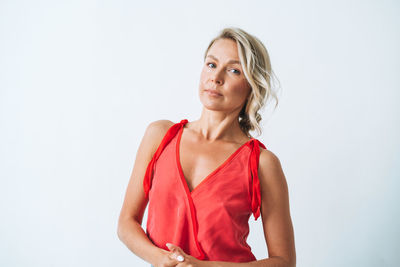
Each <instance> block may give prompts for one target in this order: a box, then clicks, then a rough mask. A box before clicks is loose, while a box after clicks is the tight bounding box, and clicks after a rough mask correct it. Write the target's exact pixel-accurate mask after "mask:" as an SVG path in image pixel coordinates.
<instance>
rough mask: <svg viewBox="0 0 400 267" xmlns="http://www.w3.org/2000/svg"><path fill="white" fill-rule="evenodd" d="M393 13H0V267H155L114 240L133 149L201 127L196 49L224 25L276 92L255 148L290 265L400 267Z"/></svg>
mask: <svg viewBox="0 0 400 267" xmlns="http://www.w3.org/2000/svg"><path fill="white" fill-rule="evenodd" d="M399 9H400V5H399V2H397V1H381V0H380V1H378V0H376V1H343V0H340V1H160V2H155V1H142V2H134V1H81V0H80V1H16V0H14V1H4V0H3V1H0V123H1V124H0V127H1V128H0V176H1V179H0V209H1V210H0V212H1V215H0V216H1V220H0V266H7V267H13V266H30V267H34V266H35V267H36V266H38V267H39V266H41V267H44V266H85V267H86V266H96V267H100V266H121V267H122V266H150V264H149V263H146V262H144V261H143V260H141V259H140V258H138V257H137V256H136V255H134V254H133V253H132V252H130V251H129V250H128V249H127V247H125V246H124V244H123V243H122V242H121V241H119V239H118V237H117V233H116V230H117V220H118V216H119V212H120V208H121V205H122V201H123V197H124V193H125V189H126V186H127V183H128V179H129V176H130V173H131V171H132V167H133V162H134V159H135V153H136V150H137V148H138V145H139V142H140V140H141V138H142V136H143V134H144V131H145V128H146V126H147V125H148V124H149V123H150V122H151V121H154V120H159V119H169V120H172V121H175V122H178V121H180V120H181V119H183V118H187V119H188V120H189V121H191V120H195V119H197V118H198V117H199V115H200V112H201V108H202V106H201V103H200V101H199V99H198V95H197V90H198V83H199V76H200V71H201V67H202V64H203V53H204V51H205V49H206V47H207V45H208V43H209V41H210V40H211V39H212V38H213V37H214V36H215V35H216V34H217V33H218V32H219V31H220V30H221V29H222V28H224V27H229V26H234V27H240V28H242V29H244V30H246V31H248V32H249V33H250V34H254V35H255V36H257V37H258V38H259V39H260V40H262V42H263V43H264V44H265V46H266V47H267V49H268V51H269V53H270V57H271V62H272V67H273V69H274V71H275V73H276V75H277V77H278V78H279V81H280V82H281V91H280V92H281V93H280V95H279V100H280V103H279V105H278V108H277V109H276V110H275V112H273V113H272V112H269V113H268V111H267V110H266V111H265V114H264V120H263V129H264V134H263V135H262V136H260V137H258V139H259V140H260V141H262V142H263V143H264V144H265V145H266V147H267V148H268V149H269V150H271V151H272V152H274V153H275V154H276V155H277V156H278V157H279V159H280V160H281V164H282V167H283V169H284V172H285V175H286V179H287V182H288V185H289V194H290V205H291V206H290V207H291V215H292V220H293V225H294V230H295V241H296V251H297V266H299V267H303V266H304V267H311V266H332V267H333V266H364V267H366V266H399V265H400V256H399V253H398V252H399V251H400V245H399V238H400V234H399V232H400V230H399V225H400V212H399V207H398V203H399V201H400V199H399V195H398V193H397V191H398V190H399V186H400V182H399V178H400V177H399V176H400V175H399V174H400V141H399V136H400V116H399V115H400V114H399V113H400V112H399V111H400V108H399V105H398V104H399V99H400V90H399V89H400V86H399V85H400V78H399V70H400V63H399V62H400V52H399V47H400V38H399V25H400V23H399V22H400V21H399ZM396 193H397V194H396ZM146 214H147V213H146ZM146 218H147V217H145V218H144V222H145V221H146ZM250 225H251V231H250V235H249V238H248V242H249V244H250V246H251V247H252V249H253V252H254V254H255V255H256V257H257V259H262V258H265V257H267V256H268V254H267V251H266V244H265V240H264V236H263V230H262V225H261V220H258V221H256V222H254V217H251V218H250ZM143 227H144V225H143Z"/></svg>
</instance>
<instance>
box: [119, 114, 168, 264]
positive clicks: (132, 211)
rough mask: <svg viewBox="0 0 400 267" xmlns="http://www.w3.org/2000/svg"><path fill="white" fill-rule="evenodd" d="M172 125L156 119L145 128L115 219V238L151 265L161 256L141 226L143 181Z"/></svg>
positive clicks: (160, 251) (144, 202) (143, 198)
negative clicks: (117, 217)
mask: <svg viewBox="0 0 400 267" xmlns="http://www.w3.org/2000/svg"><path fill="white" fill-rule="evenodd" d="M172 124H173V123H172V122H171V121H168V120H159V121H155V122H152V123H150V124H149V126H147V128H146V131H145V134H144V137H143V139H142V141H141V143H140V145H139V148H138V151H137V153H136V160H135V163H134V166H133V170H132V174H131V177H130V180H129V183H128V186H127V189H126V193H125V199H124V202H123V205H122V209H121V212H120V216H119V220H118V229H117V234H118V238H119V239H120V240H121V241H122V242H123V243H124V244H125V245H126V246H127V247H128V249H129V250H131V251H132V252H133V253H134V254H136V255H137V256H139V257H140V258H142V259H143V260H145V261H147V262H149V263H152V264H153V265H155V261H157V260H158V259H159V258H160V257H162V254H163V252H162V250H161V249H160V248H158V247H157V246H155V245H154V244H153V243H152V242H151V240H150V239H149V238H148V237H147V235H146V233H145V232H144V230H143V228H142V227H141V224H142V219H143V214H144V212H145V209H146V206H147V204H148V200H147V199H146V198H145V194H144V190H143V178H144V175H145V173H146V168H147V165H148V164H149V162H150V160H151V159H152V157H153V155H154V153H155V151H156V150H157V148H158V146H159V145H160V143H161V140H162V138H163V137H164V135H165V133H166V132H167V130H168V128H169V127H170V126H171V125H172Z"/></svg>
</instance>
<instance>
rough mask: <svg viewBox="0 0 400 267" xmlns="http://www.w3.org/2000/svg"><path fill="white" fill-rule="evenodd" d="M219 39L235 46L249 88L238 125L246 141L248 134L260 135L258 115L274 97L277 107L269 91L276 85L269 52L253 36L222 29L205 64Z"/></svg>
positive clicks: (275, 97) (211, 43)
mask: <svg viewBox="0 0 400 267" xmlns="http://www.w3.org/2000/svg"><path fill="white" fill-rule="evenodd" d="M219 39H231V40H233V41H235V42H236V44H237V47H238V54H239V59H240V63H241V65H242V69H243V72H244V76H245V77H246V80H247V82H248V83H249V85H250V86H251V93H250V95H249V97H248V98H247V100H246V102H245V104H244V105H243V108H242V110H241V111H240V113H239V117H238V119H239V125H240V128H241V129H242V131H243V132H244V133H245V134H246V135H247V136H249V137H251V136H250V134H249V131H252V130H257V133H258V135H261V133H262V128H261V126H260V121H261V119H262V118H261V115H260V113H259V111H260V110H261V109H262V108H263V107H264V106H265V104H266V103H267V101H268V100H269V99H270V98H271V97H273V98H274V99H275V100H276V104H275V108H276V106H277V105H278V97H277V95H276V93H275V92H274V91H273V90H272V82H273V81H275V80H276V81H278V79H277V78H276V76H275V74H274V72H273V70H272V68H271V62H270V58H269V55H268V51H267V49H266V48H265V46H264V45H263V43H262V42H261V41H260V40H259V39H258V38H257V37H255V36H253V35H251V34H249V33H247V32H245V31H244V30H242V29H240V28H235V27H230V28H225V29H223V30H222V31H221V32H220V33H219V34H218V35H217V36H216V37H215V38H214V39H213V40H211V42H210V44H209V45H208V47H207V50H206V51H205V54H204V60H205V59H206V57H207V53H208V50H209V49H210V48H211V46H212V45H213V44H214V42H215V41H217V40H219Z"/></svg>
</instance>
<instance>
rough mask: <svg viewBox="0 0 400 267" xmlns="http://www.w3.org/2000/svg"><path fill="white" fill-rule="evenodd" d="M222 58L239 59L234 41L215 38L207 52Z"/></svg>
mask: <svg viewBox="0 0 400 267" xmlns="http://www.w3.org/2000/svg"><path fill="white" fill-rule="evenodd" d="M208 54H212V55H215V56H217V57H218V58H219V57H222V58H229V59H239V55H238V50H237V44H236V41H233V40H231V39H219V40H216V41H215V42H214V43H213V44H212V46H211V47H210V49H209V50H208V52H207V55H208Z"/></svg>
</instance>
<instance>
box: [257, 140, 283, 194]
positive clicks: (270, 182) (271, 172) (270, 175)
mask: <svg viewBox="0 0 400 267" xmlns="http://www.w3.org/2000/svg"><path fill="white" fill-rule="evenodd" d="M260 150H261V151H260V158H259V164H258V174H259V179H260V184H261V187H263V185H264V188H265V187H269V188H275V189H278V188H280V189H281V190H282V189H284V188H285V187H286V178H285V175H284V172H283V170H282V165H281V162H280V160H279V158H278V156H277V155H275V153H273V152H272V151H270V150H268V149H264V148H260Z"/></svg>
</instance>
